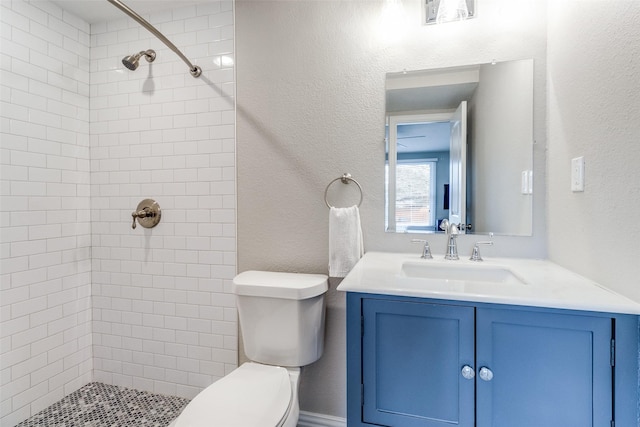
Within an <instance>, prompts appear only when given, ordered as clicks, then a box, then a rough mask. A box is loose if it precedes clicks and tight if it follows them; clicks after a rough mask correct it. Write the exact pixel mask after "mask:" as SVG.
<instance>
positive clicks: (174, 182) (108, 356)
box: [0, 0, 238, 425]
mask: <svg viewBox="0 0 640 427" xmlns="http://www.w3.org/2000/svg"><path fill="white" fill-rule="evenodd" d="M0 6H1V7H2V10H1V12H0V19H1V20H2V29H1V32H2V34H1V36H2V45H1V59H2V62H1V71H2V75H1V77H2V80H1V82H0V83H1V89H2V93H1V100H2V110H1V112H0V113H1V114H0V115H1V117H2V140H1V150H2V151H1V152H0V162H1V166H2V184H1V187H0V191H1V193H0V194H1V195H2V200H1V202H0V215H1V216H0V221H1V222H0V225H1V227H2V235H1V241H0V249H1V259H2V264H1V265H0V268H1V270H0V273H1V280H2V283H1V292H2V297H1V301H0V306H1V311H0V321H1V322H2V323H1V327H0V334H1V341H0V348H1V350H0V352H1V356H0V381H1V387H2V388H1V389H0V414H2V415H1V417H2V418H0V424H1V425H13V424H15V423H16V422H19V421H21V420H23V419H25V418H27V417H29V416H30V415H32V414H34V413H36V412H38V411H39V410H41V409H43V408H44V407H46V406H48V405H50V404H51V403H53V402H54V401H56V400H58V399H60V398H62V397H63V396H64V395H66V394H69V393H71V392H73V391H74V390H76V389H78V388H79V387H80V386H82V385H84V384H86V383H88V382H90V381H100V382H105V383H109V384H114V385H120V386H126V387H134V388H138V389H142V390H146V391H151V392H156V393H163V394H171V395H177V396H181V397H188V398H190V397H193V396H194V395H195V394H196V393H197V392H198V391H200V390H201V389H202V388H203V387H205V386H207V385H209V384H210V383H211V382H213V381H215V380H216V379H218V378H220V377H222V376H223V375H225V374H226V373H228V372H230V371H231V370H232V369H234V368H235V367H236V363H237V351H238V350H237V320H236V319H237V313H236V308H235V300H234V297H233V295H232V294H231V289H230V287H231V279H232V278H233V276H234V275H235V272H236V266H235V262H236V252H235V251H236V240H235V100H234V91H235V87H234V85H235V83H234V69H233V67H234V52H233V48H234V43H233V34H234V30H233V3H232V1H222V2H215V1H212V2H210V3H207V4H206V5H199V6H191V7H181V8H177V9H173V10H169V11H159V12H157V13H153V14H151V15H149V16H144V17H145V18H146V19H147V20H149V21H150V22H151V23H152V24H154V25H155V26H156V27H157V28H158V29H159V30H160V31H162V32H163V33H164V34H165V35H167V36H168V37H169V38H170V39H171V40H172V41H173V42H174V43H175V44H176V46H178V47H179V48H180V49H181V50H182V51H183V52H184V53H185V55H186V56H187V57H188V58H189V59H190V60H191V61H192V62H194V63H196V64H198V65H200V66H201V67H202V69H203V74H202V76H201V77H200V78H197V79H196V78H193V77H192V76H191V75H190V74H189V72H188V67H187V66H186V65H185V64H184V63H183V62H182V61H181V60H180V59H179V58H178V57H177V56H176V55H175V54H174V53H173V52H171V51H170V50H169V49H168V48H166V47H165V46H164V45H163V44H162V43H161V42H160V41H158V40H157V39H156V38H155V37H153V36H152V35H151V34H150V33H148V32H147V31H146V30H145V29H144V28H142V27H140V26H139V24H137V23H136V22H135V21H133V20H131V19H129V18H127V17H125V16H124V15H123V18H122V19H117V20H113V21H108V22H102V23H98V24H92V25H91V26H89V25H88V24H86V23H84V22H83V21H82V20H80V19H78V18H77V17H75V16H74V15H72V14H69V13H68V12H66V11H63V10H62V9H60V8H59V7H58V6H57V5H56V4H54V3H52V2H48V1H38V2H27V1H22V0H11V1H5V0H3V1H2V2H1V3H0ZM149 48H151V49H154V50H155V51H156V52H157V58H156V60H155V62H153V63H151V64H149V63H147V62H146V61H145V60H144V59H142V60H141V61H140V67H139V68H138V69H137V70H136V71H129V70H127V69H125V68H124V66H122V64H121V59H122V58H123V57H124V56H126V55H130V54H133V53H136V52H139V51H141V50H146V49H149ZM144 198H153V199H155V200H156V201H158V203H159V204H160V206H161V208H162V220H161V222H160V224H159V225H158V226H157V227H155V228H153V229H145V228H142V227H140V226H138V227H137V228H136V229H135V230H133V229H132V228H131V222H132V221H131V212H132V211H133V210H134V209H135V208H136V206H137V204H138V203H139V202H140V201H141V200H142V199H144Z"/></svg>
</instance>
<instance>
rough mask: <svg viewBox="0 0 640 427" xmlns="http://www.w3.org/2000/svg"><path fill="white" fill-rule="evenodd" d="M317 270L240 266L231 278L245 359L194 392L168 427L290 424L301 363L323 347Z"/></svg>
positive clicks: (321, 282)
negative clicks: (281, 270) (240, 270)
mask: <svg viewBox="0 0 640 427" xmlns="http://www.w3.org/2000/svg"><path fill="white" fill-rule="evenodd" d="M327 289H328V285H327V276H325V275H322V274H297V273H275V272H266V271H246V272H244V273H241V274H239V275H237V276H236V277H235V278H234V279H233V291H234V293H235V294H236V295H237V296H236V304H237V306H238V315H239V318H240V327H241V329H242V340H243V343H244V350H245V354H246V355H247V357H248V358H249V359H251V360H252V361H253V362H247V363H244V364H243V365H242V366H240V367H239V368H237V369H236V370H234V371H233V372H231V373H230V374H229V375H227V376H225V377H224V378H222V379H220V380H219V381H217V382H215V383H213V384H211V385H210V386H209V387H207V388H206V389H204V390H203V391H202V392H200V393H199V394H198V395H197V396H196V397H195V398H194V399H193V400H192V401H191V402H190V403H189V404H188V405H187V407H186V408H185V409H184V411H182V413H181V414H180V416H179V417H178V418H177V419H176V420H175V421H174V422H173V423H171V425H170V427H205V426H206V427H295V426H296V424H297V423H298V416H299V413H300V408H299V406H298V384H299V381H300V367H302V366H305V365H308V364H310V363H313V362H315V361H316V360H318V359H319V358H320V356H322V351H323V349H324V312H325V307H324V294H325V293H326V291H327Z"/></svg>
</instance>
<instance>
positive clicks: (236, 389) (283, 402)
mask: <svg viewBox="0 0 640 427" xmlns="http://www.w3.org/2000/svg"><path fill="white" fill-rule="evenodd" d="M291 397H292V390H291V381H290V379H289V372H288V371H287V370H286V369H285V368H281V367H277V366H269V365H261V364H259V363H253V362H248V363H245V364H243V365H242V366H240V367H239V368H238V369H236V370H235V371H233V372H231V373H230V374H229V375H227V376H225V377H223V378H222V379H220V380H218V381H217V382H215V383H213V384H211V385H210V386H209V387H207V388H206V389H204V390H203V391H202V392H201V393H199V394H198V395H197V396H196V397H195V398H194V399H193V400H192V401H191V402H190V403H189V404H188V405H187V407H186V408H185V409H184V411H182V414H180V416H179V417H178V419H177V420H176V424H175V427H265V426H268V427H277V426H279V425H280V424H281V422H282V420H283V418H285V416H286V415H287V414H288V412H289V408H290V405H291Z"/></svg>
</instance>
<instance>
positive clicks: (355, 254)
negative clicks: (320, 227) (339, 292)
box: [329, 206, 364, 277]
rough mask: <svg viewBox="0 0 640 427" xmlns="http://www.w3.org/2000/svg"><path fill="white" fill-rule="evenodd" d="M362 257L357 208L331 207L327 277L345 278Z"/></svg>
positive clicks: (362, 246) (360, 231)
mask: <svg viewBox="0 0 640 427" xmlns="http://www.w3.org/2000/svg"><path fill="white" fill-rule="evenodd" d="M362 255H364V244H363V239H362V227H361V226H360V212H359V211H358V207H357V206H351V207H350V208H333V207H332V208H331V209H330V212H329V276H330V277H344V276H346V275H347V274H348V273H349V271H351V269H352V268H353V266H354V265H356V263H357V262H358V260H359V259H360V258H362Z"/></svg>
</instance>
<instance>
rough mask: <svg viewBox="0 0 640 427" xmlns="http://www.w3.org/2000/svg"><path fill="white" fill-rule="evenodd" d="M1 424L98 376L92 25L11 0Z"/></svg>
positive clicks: (0, 12)
mask: <svg viewBox="0 0 640 427" xmlns="http://www.w3.org/2000/svg"><path fill="white" fill-rule="evenodd" d="M0 20H1V28H2V34H1V38H2V42H1V57H2V61H1V65H0V67H1V73H2V74H1V78H0V85H1V88H2V92H1V101H2V104H1V110H0V116H1V120H2V125H1V126H2V127H1V132H2V134H1V135H0V148H1V152H0V170H1V172H0V174H1V177H0V178H1V180H2V185H1V187H0V195H1V199H0V215H1V216H0V228H1V233H2V234H1V237H0V248H1V263H0V282H1V284H0V293H1V295H0V313H1V314H0V322H1V324H0V387H1V388H0V425H3V426H5V425H6V426H11V425H15V424H16V423H18V422H19V421H22V420H23V419H25V418H27V417H29V416H31V415H32V414H34V413H36V412H38V411H40V410H41V409H43V408H45V407H47V406H49V405H50V404H52V403H53V402H55V401H57V400H59V399H61V398H62V397H63V396H64V395H66V394H69V393H71V392H73V391H75V390H77V389H78V388H80V387H81V386H83V385H84V384H86V383H87V382H89V381H91V377H92V368H93V361H92V352H91V349H92V342H91V236H90V233H91V223H90V221H91V215H90V199H89V193H90V173H89V167H90V163H89V152H90V138H89V127H90V126H89V117H90V112H89V92H90V87H89V76H90V69H89V56H90V47H89V46H90V36H89V25H88V24H86V23H84V22H82V21H81V20H79V19H77V18H76V17H75V16H73V15H71V14H69V13H67V12H65V11H63V10H62V9H60V8H59V7H57V6H55V5H54V4H49V3H45V2H25V1H5V0H3V1H2V2H0Z"/></svg>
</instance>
